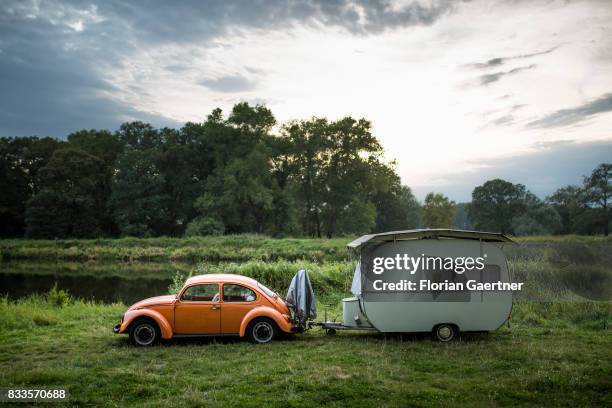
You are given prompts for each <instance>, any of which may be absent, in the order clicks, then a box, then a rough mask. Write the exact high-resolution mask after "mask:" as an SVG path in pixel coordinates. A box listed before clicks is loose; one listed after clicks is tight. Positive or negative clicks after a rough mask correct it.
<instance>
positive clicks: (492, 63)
mask: <svg viewBox="0 0 612 408" xmlns="http://www.w3.org/2000/svg"><path fill="white" fill-rule="evenodd" d="M557 48H559V46H556V47H552V48H549V49H548V50H545V51H538V52H532V53H530V54H520V55H513V56H510V57H497V58H492V59H490V60H488V61H485V62H474V63H471V64H466V65H464V67H467V68H475V69H486V68H495V67H498V66H501V65H503V64H505V63H506V62H507V61H512V60H517V59H525V58H532V57H537V56H539V55H546V54H550V53H551V52H553V51H555V50H556V49H557Z"/></svg>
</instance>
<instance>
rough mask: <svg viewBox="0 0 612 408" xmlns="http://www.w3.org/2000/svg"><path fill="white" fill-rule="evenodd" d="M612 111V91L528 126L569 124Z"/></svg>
mask: <svg viewBox="0 0 612 408" xmlns="http://www.w3.org/2000/svg"><path fill="white" fill-rule="evenodd" d="M610 111H612V93H608V94H605V95H603V96H601V97H599V98H597V99H595V100H592V101H590V102H587V103H586V104H584V105H582V106H577V107H575V108H570V109H561V110H558V111H556V112H553V113H551V114H549V115H546V116H544V117H543V118H540V119H537V120H534V121H531V122H529V123H527V125H526V126H527V127H528V128H536V129H541V128H555V127H561V126H569V125H573V124H576V123H578V122H581V121H583V120H586V119H588V118H590V117H591V116H593V115H597V114H599V113H604V112H610Z"/></svg>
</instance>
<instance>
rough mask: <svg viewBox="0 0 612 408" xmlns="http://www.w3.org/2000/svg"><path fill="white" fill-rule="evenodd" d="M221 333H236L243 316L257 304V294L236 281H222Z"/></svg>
mask: <svg viewBox="0 0 612 408" xmlns="http://www.w3.org/2000/svg"><path fill="white" fill-rule="evenodd" d="M222 294H223V295H222V297H221V299H222V301H223V310H221V333H223V334H238V333H240V325H241V324H242V320H243V319H244V316H245V315H246V314H247V313H249V311H251V310H252V309H253V308H255V307H256V306H257V305H258V304H259V300H260V299H258V294H257V292H255V291H254V290H252V289H251V288H248V287H246V286H244V285H239V284H236V283H224V284H223V289H222Z"/></svg>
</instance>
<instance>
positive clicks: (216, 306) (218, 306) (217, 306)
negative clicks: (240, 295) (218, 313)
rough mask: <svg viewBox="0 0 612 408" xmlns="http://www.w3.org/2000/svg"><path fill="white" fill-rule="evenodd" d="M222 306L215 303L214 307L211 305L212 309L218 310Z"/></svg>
mask: <svg viewBox="0 0 612 408" xmlns="http://www.w3.org/2000/svg"><path fill="white" fill-rule="evenodd" d="M220 308H221V306H220V305H213V307H211V310H217V309H220Z"/></svg>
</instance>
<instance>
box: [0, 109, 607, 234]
mask: <svg viewBox="0 0 612 408" xmlns="http://www.w3.org/2000/svg"><path fill="white" fill-rule="evenodd" d="M276 125H277V122H276V119H275V118H274V116H273V114H272V112H271V111H270V110H269V109H268V108H266V107H265V106H261V105H257V106H251V105H249V104H248V103H244V102H243V103H239V104H236V105H235V106H234V107H233V109H232V110H231V112H230V113H229V114H228V115H227V116H224V115H223V112H222V111H221V110H220V109H215V110H213V111H212V112H211V113H210V115H208V116H207V118H206V120H205V121H204V122H202V123H193V122H188V123H186V124H185V125H184V126H183V127H181V128H180V129H171V128H162V129H156V128H154V127H152V126H151V125H150V124H147V123H143V122H138V121H135V122H127V123H124V124H122V125H121V127H120V128H119V130H117V131H116V132H109V131H107V130H81V131H78V132H75V133H72V134H70V135H68V137H67V140H58V139H54V138H49V137H42V138H39V137H17V138H8V137H4V138H0V189H1V191H2V194H1V196H0V236H1V237H22V236H25V237H30V238H67V237H73V238H94V237H116V236H136V237H152V236H183V235H187V236H192V235H211V234H234V233H246V232H253V233H262V234H268V235H272V236H313V237H322V236H325V237H332V236H337V235H347V234H361V233H367V232H379V231H389V230H398V229H410V228H418V227H422V226H423V227H430V228H436V227H452V226H456V227H460V228H477V229H483V230H489V231H502V232H505V233H513V234H536V233H537V234H540V233H581V234H594V233H606V234H607V232H608V229H607V228H608V224H609V222H610V210H609V199H610V172H611V170H610V165H609V164H603V165H601V166H600V167H598V168H597V169H596V170H595V171H594V172H593V174H592V175H591V176H590V177H588V178H587V179H585V184H584V186H580V187H578V186H568V187H564V188H562V189H559V190H558V191H557V192H556V193H555V194H553V195H552V196H551V197H548V198H547V199H546V200H544V201H541V200H539V199H538V198H537V197H536V196H535V195H533V194H531V193H529V192H528V191H527V190H526V189H525V187H524V186H522V185H518V184H512V183H509V182H506V181H503V180H492V181H488V182H486V183H485V184H483V185H482V186H479V187H477V188H476V189H475V190H474V193H473V198H472V202H471V203H467V204H466V203H463V204H456V203H454V202H452V201H450V200H449V199H448V198H447V197H445V196H444V195H442V194H434V193H430V194H428V195H427V197H426V198H425V200H424V202H423V203H422V204H421V203H419V202H418V200H417V199H416V198H415V197H414V195H413V194H412V192H411V190H410V188H408V187H407V186H403V185H402V184H401V181H400V178H399V176H398V175H397V173H396V171H395V163H393V162H391V163H388V162H385V161H384V158H383V149H382V146H381V144H380V143H379V141H378V140H377V139H376V137H374V136H373V135H372V132H371V124H370V122H369V121H367V120H365V119H353V118H351V117H345V118H342V119H339V120H336V121H330V120H328V119H325V118H316V117H315V118H311V119H308V120H295V121H290V122H288V123H285V124H282V125H280V126H279V127H278V131H277V132H273V128H274V127H275V126H276ZM606 177H607V179H606ZM606 183H607V184H606Z"/></svg>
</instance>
